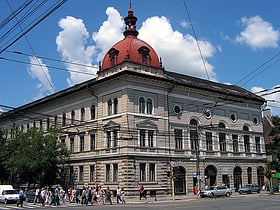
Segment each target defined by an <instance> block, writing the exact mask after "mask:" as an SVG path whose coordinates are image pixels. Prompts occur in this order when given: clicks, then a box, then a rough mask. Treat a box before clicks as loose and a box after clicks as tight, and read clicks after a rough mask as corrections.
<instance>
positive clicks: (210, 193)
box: [201, 186, 232, 198]
mask: <svg viewBox="0 0 280 210" xmlns="http://www.w3.org/2000/svg"><path fill="white" fill-rule="evenodd" d="M231 194H232V190H231V189H230V188H227V187H225V186H211V187H209V188H208V189H205V190H203V191H202V192H201V197H202V198H203V197H211V198H213V197H217V196H226V197H229V196H231Z"/></svg>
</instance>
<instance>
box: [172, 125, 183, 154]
mask: <svg viewBox="0 0 280 210" xmlns="http://www.w3.org/2000/svg"><path fill="white" fill-rule="evenodd" d="M174 136H175V149H180V150H181V149H183V130H182V129H174Z"/></svg>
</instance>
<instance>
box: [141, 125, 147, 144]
mask: <svg viewBox="0 0 280 210" xmlns="http://www.w3.org/2000/svg"><path fill="white" fill-rule="evenodd" d="M145 135H146V131H145V130H144V129H141V130H140V147H145Z"/></svg>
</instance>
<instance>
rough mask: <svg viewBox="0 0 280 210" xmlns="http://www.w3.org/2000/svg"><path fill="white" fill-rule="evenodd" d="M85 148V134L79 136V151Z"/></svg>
mask: <svg viewBox="0 0 280 210" xmlns="http://www.w3.org/2000/svg"><path fill="white" fill-rule="evenodd" d="M84 150H85V136H84V135H82V136H80V152H82V151H84Z"/></svg>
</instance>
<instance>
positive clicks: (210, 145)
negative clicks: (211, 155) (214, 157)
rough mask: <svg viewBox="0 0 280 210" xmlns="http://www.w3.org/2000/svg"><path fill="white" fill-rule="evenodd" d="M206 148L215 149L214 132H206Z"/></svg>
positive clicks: (208, 149)
mask: <svg viewBox="0 0 280 210" xmlns="http://www.w3.org/2000/svg"><path fill="white" fill-rule="evenodd" d="M206 149H207V151H213V139H212V132H206Z"/></svg>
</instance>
